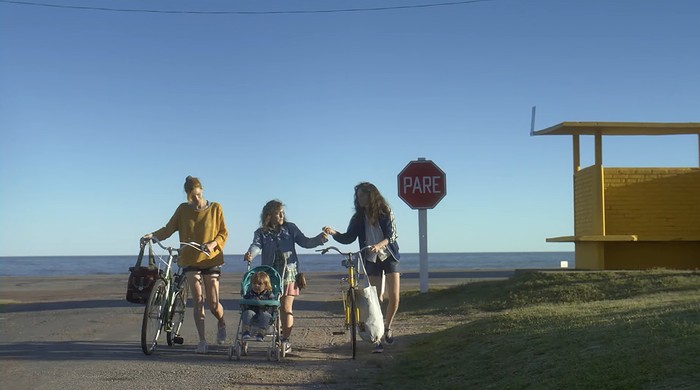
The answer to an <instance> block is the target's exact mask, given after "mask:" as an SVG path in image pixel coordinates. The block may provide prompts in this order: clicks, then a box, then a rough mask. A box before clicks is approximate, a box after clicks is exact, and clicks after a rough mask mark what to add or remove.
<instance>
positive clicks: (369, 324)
mask: <svg viewBox="0 0 700 390" xmlns="http://www.w3.org/2000/svg"><path fill="white" fill-rule="evenodd" d="M356 296H357V308H358V309H359V310H360V322H359V323H358V324H357V328H358V329H357V333H358V334H359V335H360V337H362V339H363V340H365V341H369V342H371V343H377V342H379V340H381V339H382V336H384V316H383V315H382V308H381V306H379V298H378V297H377V287H376V286H368V287H365V288H361V289H359V290H358V291H357V293H356Z"/></svg>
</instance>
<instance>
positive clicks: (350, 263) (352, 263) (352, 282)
mask: <svg viewBox="0 0 700 390" xmlns="http://www.w3.org/2000/svg"><path fill="white" fill-rule="evenodd" d="M369 248H370V246H366V247H364V248H362V249H360V250H359V251H357V252H342V251H341V250H340V249H338V248H336V247H334V246H329V247H326V248H321V249H317V250H316V252H321V254H326V253H328V251H331V250H333V251H336V252H338V253H339V254H341V255H342V256H345V259H343V261H342V262H341V264H342V266H343V267H345V268H347V270H348V276H347V277H343V278H341V279H340V280H341V296H342V297H343V313H344V315H345V322H344V325H345V331H342V332H333V334H334V335H342V334H345V332H346V331H347V330H348V329H350V343H351V344H352V358H353V359H355V355H356V354H357V327H358V323H359V321H360V309H359V308H358V307H357V296H356V295H355V292H356V291H357V290H358V285H359V284H358V280H357V277H356V275H357V274H359V269H358V268H357V267H358V265H359V261H362V252H363V251H364V250H366V249H369ZM346 282H347V284H346Z"/></svg>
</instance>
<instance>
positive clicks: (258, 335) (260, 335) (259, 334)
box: [255, 333, 265, 341]
mask: <svg viewBox="0 0 700 390" xmlns="http://www.w3.org/2000/svg"><path fill="white" fill-rule="evenodd" d="M255 340H257V341H263V340H265V336H263V334H262V333H258V334H256V335H255Z"/></svg>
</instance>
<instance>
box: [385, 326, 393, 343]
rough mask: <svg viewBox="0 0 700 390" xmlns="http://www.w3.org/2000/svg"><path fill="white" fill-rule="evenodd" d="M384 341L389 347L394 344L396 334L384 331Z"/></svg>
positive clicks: (388, 330)
mask: <svg viewBox="0 0 700 390" xmlns="http://www.w3.org/2000/svg"><path fill="white" fill-rule="evenodd" d="M384 341H386V343H387V344H389V345H392V344H394V332H392V331H391V329H387V330H385V331H384Z"/></svg>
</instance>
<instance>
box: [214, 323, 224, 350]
mask: <svg viewBox="0 0 700 390" xmlns="http://www.w3.org/2000/svg"><path fill="white" fill-rule="evenodd" d="M225 342H226V326H225V325H224V326H220V327H219V331H218V332H216V343H217V344H219V345H221V344H223V343H225Z"/></svg>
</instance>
